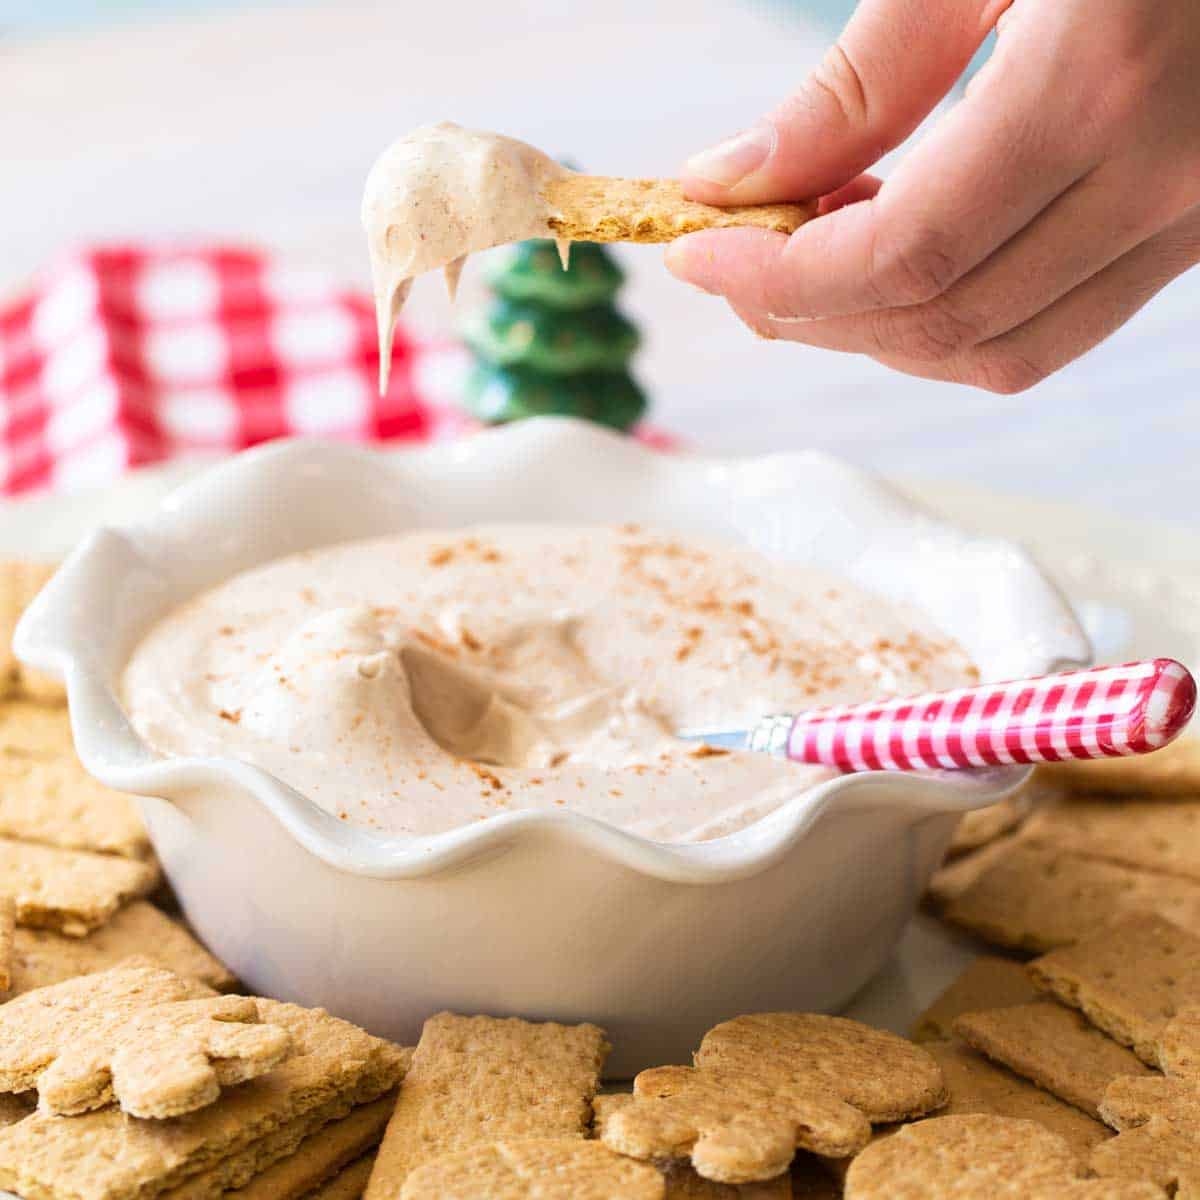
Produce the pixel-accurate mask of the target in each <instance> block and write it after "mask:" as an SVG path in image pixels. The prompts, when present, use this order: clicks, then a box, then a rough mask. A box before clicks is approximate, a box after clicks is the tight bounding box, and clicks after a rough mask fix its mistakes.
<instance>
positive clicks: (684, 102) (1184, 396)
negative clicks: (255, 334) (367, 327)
mask: <svg viewBox="0 0 1200 1200" xmlns="http://www.w3.org/2000/svg"><path fill="white" fill-rule="evenodd" d="M827 38H828V33H827V31H825V30H819V29H817V28H816V27H815V26H806V25H805V24H803V23H801V22H800V21H799V20H798V19H795V18H789V17H787V16H785V15H784V13H783V9H781V8H780V7H779V6H773V5H770V4H759V5H758V6H755V5H754V4H750V3H747V2H746V0H605V3H603V4H599V3H593V2H591V0H587V2H574V3H573V2H571V0H557V2H556V0H509V2H506V3H499V4H498V3H494V2H492V3H484V2H483V0H456V2H455V3H448V2H444V3H441V4H430V3H427V2H422V3H413V2H411V0H400V2H395V3H375V4H371V3H363V2H359V3H341V4H334V3H325V4H321V5H316V6H313V7H283V8H274V9H273V8H269V7H268V8H252V9H250V10H248V11H241V12H239V11H228V10H226V11H219V12H216V13H214V14H212V15H211V16H208V17H205V18H186V19H184V18H180V19H178V20H174V21H170V22H166V23H163V24H160V25H158V26H155V27H147V28H124V29H117V30H112V31H106V32H98V33H88V34H79V35H62V36H56V37H53V38H49V39H47V40H45V41H42V42H32V41H31V42H26V43H20V42H16V41H11V42H0V112H3V114H4V118H3V120H2V121H0V287H4V286H6V285H10V284H13V283H15V282H17V281H18V280H19V279H20V278H21V277H22V276H23V275H24V274H25V273H26V272H28V271H30V270H31V269H33V268H35V267H36V266H37V265H38V264H39V263H41V262H43V261H44V260H45V259H46V258H47V257H49V256H51V255H53V254H54V253H56V252H58V251H59V250H60V249H61V248H62V247H63V246H64V245H65V244H67V243H68V242H70V241H72V240H78V239H82V238H88V237H95V236H125V235H130V234H133V235H142V234H156V235H157V234H176V233H190V234H212V233H215V234H222V235H230V236H237V237H245V238H252V239H256V240H260V241H265V242H268V243H270V244H272V245H275V246H277V247H280V248H281V249H283V250H285V251H287V252H288V253H289V254H291V255H293V256H294V257H296V258H297V259H301V260H308V261H312V262H317V263H321V264H325V265H328V266H330V267H332V268H334V269H335V270H337V271H339V272H340V273H342V274H344V275H345V276H346V277H347V278H350V279H353V280H356V281H358V282H361V283H363V284H364V285H365V282H366V264H365V258H364V254H363V251H362V246H361V237H360V233H359V229H358V218H357V212H358V199H359V192H360V188H361V184H362V180H363V177H364V174H365V172H366V169H367V167H368V165H369V164H370V162H371V160H372V158H373V157H374V155H375V154H376V152H377V151H378V150H379V149H380V148H382V146H383V145H384V144H386V142H387V141H388V140H390V139H391V138H392V137H393V136H395V135H396V134H398V133H400V132H403V131H404V130H406V129H407V128H409V127H411V126H413V125H416V124H419V123H421V122H424V121H428V120H436V119H442V118H449V119H454V120H458V121H460V122H462V123H464V124H472V123H473V124H479V125H483V126H486V127H491V128H497V129H501V130H503V131H506V132H509V133H513V134H515V135H517V136H519V137H522V138H525V139H527V140H530V141H532V142H534V143H536V144H538V145H541V146H544V147H546V148H547V149H549V150H551V151H553V152H556V153H560V154H564V155H569V156H570V157H571V158H573V159H574V160H575V161H577V162H578V163H580V164H581V165H583V166H585V167H586V168H588V169H590V170H594V171H598V172H607V173H613V174H630V173H645V174H650V173H671V172H672V171H673V170H674V169H675V167H676V166H677V164H678V163H679V162H680V160H681V159H682V158H683V157H684V156H685V155H686V154H687V153H688V152H690V151H692V150H694V149H696V148H698V147H700V146H702V145H704V144H707V143H708V142H709V141H711V140H712V139H714V138H715V137H717V136H719V135H722V134H725V133H728V132H732V131H733V130H735V129H737V128H739V127H740V126H741V125H743V124H744V123H745V122H746V121H747V120H748V119H750V118H751V117H752V116H753V115H755V114H756V113H757V112H758V111H760V110H761V109H763V108H764V107H765V106H766V105H768V104H769V103H770V102H771V101H773V100H774V99H775V98H777V97H778V96H779V95H781V94H782V93H784V92H785V91H786V90H787V89H788V88H789V87H790V86H792V85H793V84H794V83H795V81H797V80H798V79H799V78H800V77H801V75H802V73H803V72H804V71H805V69H806V68H807V67H808V66H810V65H811V64H812V63H813V62H814V61H815V59H816V58H817V57H818V55H819V53H820V50H821V47H822V45H823V43H824V41H825V40H826V39H827ZM931 186H936V183H934V184H932V185H931ZM623 261H624V263H625V264H626V266H627V267H628V268H629V270H630V273H631V282H630V284H629V286H628V288H627V290H626V292H625V293H624V300H625V303H626V306H627V308H628V309H629V311H630V312H631V313H632V314H633V315H634V316H635V317H636V318H637V319H638V320H639V321H640V322H641V323H642V325H643V329H644V331H645V335H646V342H647V344H646V348H645V350H644V351H643V353H642V355H641V357H640V359H639V372H640V374H641V376H642V378H643V379H644V381H645V382H646V384H647V385H648V387H649V389H650V391H651V392H652V394H653V396H654V401H655V406H656V415H657V419H658V420H659V422H660V423H662V424H665V425H668V426H671V427H674V428H676V429H678V430H680V431H682V432H684V433H685V434H686V435H687V436H688V437H689V438H691V439H692V440H693V441H695V442H698V443H699V444H701V445H705V446H710V447H714V448H716V447H719V448H725V449H747V450H748V449H762V448H766V447H773V446H788V447H796V446H801V445H817V446H821V447H823V448H825V449H829V450H832V451H835V452H837V453H840V454H844V455H846V456H848V457H850V458H853V459H856V460H858V461H860V462H863V463H866V464H868V465H871V466H875V467H877V468H879V469H882V470H884V471H887V472H889V473H892V474H901V475H906V476H923V477H926V478H941V479H960V480H965V481H970V482H973V483H975V484H979V485H984V486H986V487H989V488H992V489H995V490H999V491H1009V492H1014V493H1019V494H1023V495H1030V496H1043V497H1050V498H1060V499H1069V500H1073V501H1075V502H1077V503H1081V504H1084V505H1094V506H1097V507H1098V508H1099V509H1101V510H1104V511H1107V512H1116V513H1120V514H1123V515H1125V516H1127V517H1133V518H1135V519H1141V520H1144V519H1147V518H1154V519H1158V520H1176V521H1180V522H1183V523H1187V524H1190V525H1192V526H1193V527H1200V501H1198V500H1197V484H1196V479H1197V474H1198V471H1197V462H1196V459H1197V451H1198V450H1200V432H1198V431H1200V271H1193V272H1192V273H1191V275H1190V276H1187V277H1185V278H1184V279H1182V280H1180V281H1178V282H1177V283H1175V284H1174V285H1173V286H1172V287H1170V288H1169V289H1168V290H1167V291H1166V292H1165V293H1163V294H1162V295H1161V296H1160V297H1159V298H1158V299H1157V300H1155V301H1154V302H1153V303H1152V304H1151V305H1150V306H1149V307H1148V309H1146V310H1145V311H1144V312H1143V313H1142V314H1141V315H1140V316H1139V317H1138V318H1137V319H1135V321H1134V322H1132V323H1131V324H1130V325H1129V326H1128V327H1126V329H1125V330H1123V331H1122V332H1121V333H1120V334H1118V335H1117V336H1116V337H1115V338H1113V339H1111V341H1110V342H1109V343H1107V344H1106V345H1105V346H1103V347H1101V348H1100V349H1099V350H1098V351H1096V352H1094V353H1093V354H1091V355H1089V356H1088V357H1087V358H1086V359H1085V360H1083V361H1082V362H1080V363H1078V364H1076V365H1074V366H1073V367H1071V368H1069V369H1068V370H1066V371H1064V372H1062V373H1060V374H1059V375H1058V376H1056V377H1055V378H1053V379H1051V380H1049V381H1047V382H1046V383H1045V384H1043V385H1042V386H1040V387H1039V388H1037V389H1035V390H1033V391H1031V392H1028V393H1026V394H1024V395H1021V396H1015V397H995V396H990V395H987V394H985V393H982V392H975V391H968V390H965V389H959V388H953V387H949V386H946V385H938V384H931V383H927V382H922V381H917V380H909V379H907V378H904V377H900V376H896V375H893V374H891V373H890V372H887V371H885V370H884V369H883V368H880V367H877V366H876V365H875V364H873V363H871V362H869V361H868V360H865V359H858V358H850V357H846V356H840V355H834V354H830V353H827V352H823V351H817V350H811V349H807V348H801V347H794V346H789V345H785V344H781V343H772V344H768V343H762V342H759V341H757V340H756V339H755V338H753V337H752V336H751V335H750V334H749V333H747V332H746V331H744V330H743V329H742V328H741V327H740V326H739V325H738V324H737V323H736V322H735V321H734V320H732V318H730V317H729V316H728V315H727V313H726V311H725V309H724V307H723V305H722V304H721V303H720V302H719V301H716V300H713V299H711V298H709V297H706V296H702V295H700V294H699V293H697V292H694V291H692V290H690V289H687V288H684V287H682V286H681V285H678V284H676V283H675V282H674V281H673V280H672V279H671V278H670V277H669V276H667V275H666V273H665V271H663V269H662V267H661V265H660V261H659V253H658V251H657V250H656V249H654V248H639V249H633V250H629V251H627V252H626V253H625V254H624V255H623ZM470 277H471V272H470V268H468V283H469V282H470ZM466 292H467V296H466V302H469V300H470V293H471V288H470V286H468V287H467V288H466ZM409 311H410V313H411V316H412V318H413V319H414V320H415V321H418V322H420V323H421V324H422V325H425V326H427V327H442V328H445V327H447V323H448V322H449V320H450V314H449V311H448V308H447V305H446V302H445V300H444V298H443V297H442V295H441V292H440V282H439V281H436V280H432V279H431V280H426V281H425V282H424V283H423V284H422V285H420V286H419V287H418V289H417V291H416V292H415V293H414V298H413V300H412V302H411V307H410V310H409Z"/></svg>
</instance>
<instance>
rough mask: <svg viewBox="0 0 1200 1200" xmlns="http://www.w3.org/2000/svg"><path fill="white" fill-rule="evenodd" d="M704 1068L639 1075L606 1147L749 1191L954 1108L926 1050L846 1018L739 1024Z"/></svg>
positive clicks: (712, 1038)
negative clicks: (889, 1125)
mask: <svg viewBox="0 0 1200 1200" xmlns="http://www.w3.org/2000/svg"><path fill="white" fill-rule="evenodd" d="M695 1062H696V1065H695V1067H694V1068H693V1067H656V1068H652V1069H651V1070H648V1071H643V1072H642V1073H641V1074H640V1075H638V1077H637V1079H635V1080H634V1103H633V1104H630V1105H628V1106H627V1107H625V1108H622V1109H621V1110H620V1111H618V1112H616V1113H614V1114H613V1115H612V1116H611V1117H610V1118H609V1120H608V1121H607V1123H606V1125H605V1129H604V1134H603V1138H604V1142H605V1144H606V1145H609V1146H611V1147H612V1148H613V1149H614V1150H617V1151H618V1152H620V1153H622V1154H627V1155H629V1156H630V1157H633V1158H643V1159H660V1158H690V1159H691V1162H692V1166H693V1167H695V1169H696V1171H697V1172H698V1173H699V1174H700V1175H703V1176H704V1177H705V1178H706V1179H714V1180H717V1181H718V1182H721V1183H750V1182H754V1181H757V1180H767V1179H774V1178H775V1177H776V1176H778V1175H780V1174H782V1173H783V1172H784V1171H786V1170H787V1169H788V1166H789V1164H790V1163H791V1161H792V1158H793V1156H794V1155H795V1152H796V1150H797V1149H805V1150H810V1151H812V1152H814V1153H817V1154H825V1155H831V1156H843V1155H848V1154H853V1153H855V1152H856V1151H858V1150H859V1149H861V1148H862V1147H863V1146H864V1145H866V1143H867V1140H868V1138H869V1137H870V1132H871V1123H872V1122H884V1121H897V1120H901V1119H903V1118H905V1117H911V1116H919V1115H921V1114H922V1113H926V1112H929V1111H930V1110H931V1109H934V1108H937V1107H938V1106H939V1105H940V1104H942V1103H943V1102H944V1100H945V1088H944V1085H943V1082H942V1077H941V1072H940V1071H939V1070H938V1067H937V1063H935V1062H934V1061H933V1059H932V1058H930V1057H929V1055H928V1054H926V1053H925V1052H924V1051H923V1050H922V1049H921V1048H920V1047H919V1046H915V1045H913V1044H912V1043H911V1042H906V1041H905V1040H904V1039H903V1038H899V1037H896V1036H895V1034H891V1033H885V1032H884V1031H882V1030H879V1029H872V1028H870V1027H869V1026H866V1025H861V1024H859V1023H858V1022H857V1021H849V1020H846V1019H845V1018H842V1017H826V1016H819V1015H814V1014H808V1013H761V1014H757V1015H752V1016H744V1017H736V1018H734V1020H732V1021H726V1022H725V1023H724V1024H721V1025H718V1026H716V1027H715V1028H713V1029H711V1030H709V1032H708V1033H707V1034H705V1036H704V1039H703V1041H702V1042H701V1043H700V1049H699V1051H698V1052H697V1053H696V1058H695Z"/></svg>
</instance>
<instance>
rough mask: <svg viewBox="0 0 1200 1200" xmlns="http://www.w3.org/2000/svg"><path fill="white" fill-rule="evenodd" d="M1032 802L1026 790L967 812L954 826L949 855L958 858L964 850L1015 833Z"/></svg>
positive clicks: (967, 851) (975, 848) (964, 852)
mask: <svg viewBox="0 0 1200 1200" xmlns="http://www.w3.org/2000/svg"><path fill="white" fill-rule="evenodd" d="M1031 804H1032V801H1031V800H1030V798H1029V796H1028V795H1027V794H1025V793H1022V794H1021V795H1019V796H1009V797H1008V798H1007V799H1005V800H1001V801H999V803H997V804H989V805H988V806H987V807H986V808H977V809H975V810H974V811H972V812H969V813H965V814H964V815H963V816H962V818H961V819H960V820H959V822H958V825H957V826H956V827H955V829H954V836H953V837H952V838H951V839H950V845H949V846H947V847H946V854H947V856H948V857H950V858H957V857H958V856H959V855H960V854H970V853H971V852H972V851H973V850H978V849H980V848H981V847H982V846H986V845H987V844H988V843H989V842H994V841H995V840H996V839H997V838H999V837H1003V836H1004V835H1005V834H1006V833H1011V832H1012V831H1013V830H1014V829H1016V828H1017V826H1018V825H1020V824H1021V822H1022V821H1024V820H1025V818H1026V816H1028V814H1029V809H1030V807H1031Z"/></svg>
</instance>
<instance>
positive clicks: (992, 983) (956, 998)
mask: <svg viewBox="0 0 1200 1200" xmlns="http://www.w3.org/2000/svg"><path fill="white" fill-rule="evenodd" d="M1037 995H1038V991H1037V988H1036V987H1034V985H1033V980H1032V979H1030V977H1029V972H1028V971H1026V969H1025V964H1024V963H1019V962H1016V961H1014V960H1013V959H1011V958H1000V957H998V956H997V955H994V954H981V955H980V956H979V957H978V958H977V959H975V961H974V962H972V963H971V965H970V966H968V967H967V969H966V970H965V971H963V973H962V974H961V975H960V976H959V977H958V978H957V979H956V980H955V981H954V982H953V983H952V984H951V985H950V986H949V987H948V988H947V989H946V990H945V991H944V992H943V993H942V994H941V995H940V996H939V997H938V998H937V999H936V1000H935V1001H934V1002H933V1003H932V1004H931V1005H930V1006H929V1007H928V1008H927V1009H926V1010H925V1011H924V1012H923V1013H922V1014H921V1015H920V1016H919V1017H918V1018H917V1020H916V1023H915V1024H914V1025H913V1030H912V1040H913V1041H914V1042H933V1041H941V1040H943V1039H945V1038H948V1037H950V1036H952V1029H951V1027H952V1025H953V1024H954V1020H955V1018H956V1017H960V1016H962V1014H963V1013H966V1012H977V1011H978V1010H979V1009H983V1008H1007V1007H1008V1006H1009V1005H1012V1004H1028V1003H1029V1001H1030V1000H1036V999H1037Z"/></svg>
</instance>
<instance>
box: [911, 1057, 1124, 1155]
mask: <svg viewBox="0 0 1200 1200" xmlns="http://www.w3.org/2000/svg"><path fill="white" fill-rule="evenodd" d="M925 1049H926V1050H928V1051H929V1053H930V1054H932V1055H933V1057H934V1059H935V1060H936V1061H937V1064H938V1066H939V1067H941V1068H942V1076H943V1077H944V1078H945V1080H946V1088H947V1090H948V1091H949V1093H950V1100H949V1103H948V1104H947V1105H946V1107H945V1108H942V1109H939V1110H938V1115H939V1116H945V1117H955V1116H963V1115H965V1114H969V1113H992V1114H993V1115H994V1116H998V1117H1018V1118H1020V1119H1022V1120H1026V1121H1036V1122H1037V1123H1038V1124H1039V1125H1042V1126H1044V1127H1045V1128H1046V1129H1049V1130H1050V1131H1051V1133H1056V1134H1058V1136H1059V1137H1061V1138H1062V1139H1063V1140H1064V1141H1065V1142H1066V1143H1067V1144H1068V1145H1069V1146H1070V1147H1071V1148H1072V1150H1073V1151H1074V1152H1075V1155H1076V1157H1077V1158H1078V1159H1079V1160H1080V1161H1081V1162H1084V1161H1086V1160H1087V1156H1088V1154H1089V1153H1090V1151H1091V1149H1092V1147H1093V1146H1096V1145H1099V1143H1100V1142H1103V1141H1105V1140H1107V1139H1108V1138H1110V1137H1111V1136H1112V1132H1111V1131H1110V1130H1109V1128H1108V1127H1107V1126H1106V1125H1104V1124H1102V1123H1101V1122H1100V1121H1097V1120H1096V1119H1095V1118H1094V1117H1089V1116H1088V1115H1087V1113H1085V1112H1083V1111H1082V1110H1081V1109H1078V1108H1076V1107H1075V1106H1074V1105H1073V1104H1068V1103H1066V1102H1065V1101H1063V1100H1060V1099H1059V1098H1058V1097H1057V1096H1054V1095H1051V1093H1050V1092H1047V1091H1045V1090H1044V1089H1043V1088H1040V1087H1038V1086H1037V1085H1036V1084H1034V1083H1030V1082H1029V1081H1028V1080H1027V1079H1022V1078H1021V1076H1020V1075H1016V1074H1014V1073H1013V1072H1012V1071H1010V1070H1008V1068H1007V1067H1004V1066H1001V1065H1000V1064H998V1063H994V1062H991V1061H990V1060H989V1059H987V1058H985V1057H984V1056H983V1055H982V1054H979V1053H977V1052H976V1051H974V1050H972V1049H970V1048H969V1047H968V1046H965V1045H963V1043H962V1042H959V1041H944V1042H927V1043H926V1045H925Z"/></svg>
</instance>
